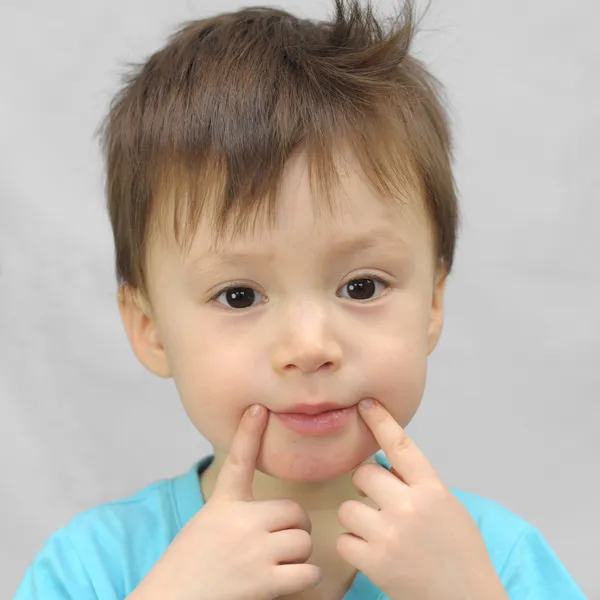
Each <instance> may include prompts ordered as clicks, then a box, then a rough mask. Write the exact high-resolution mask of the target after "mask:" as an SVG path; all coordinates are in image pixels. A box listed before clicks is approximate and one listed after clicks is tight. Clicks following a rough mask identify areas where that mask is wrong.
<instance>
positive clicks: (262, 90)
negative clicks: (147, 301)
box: [100, 0, 459, 292]
mask: <svg viewBox="0 0 600 600" xmlns="http://www.w3.org/2000/svg"><path fill="white" fill-rule="evenodd" d="M334 8H335V15H334V16H333V17H332V18H331V19H330V20H327V21H314V20H308V19H302V18H299V17H297V16H294V15H292V14H290V13H289V12H286V11H284V10H279V9H276V8H269V7H264V6H258V7H247V8H243V9H240V10H238V11H235V12H229V13H222V14H219V15H217V16H213V17H210V18H206V19H200V20H195V21H191V22H187V23H185V24H184V25H183V26H182V27H181V28H180V29H178V30H177V31H176V32H175V33H173V35H172V36H171V37H170V38H169V39H168V42H167V43H166V45H165V46H164V47H163V48H162V49H160V50H159V51H157V52H156V53H154V54H153V55H151V56H150V57H149V59H148V60H146V61H144V62H143V63H141V64H135V65H133V67H132V68H131V70H130V71H129V72H128V73H127V74H126V76H125V78H124V84H123V87H122V89H121V90H120V91H119V93H118V94H117V95H116V96H115V98H114V100H113V101H112V103H111V106H110V110H109V113H108V115H107V116H106V119H105V120H104V121H103V123H102V126H101V129H100V135H101V142H102V149H103V153H104V158H105V162H106V176H107V177H106V195H107V204H108V211H109V215H110V220H111V225H112V229H113V235H114V243H115V253H116V257H115V258H116V274H117V279H118V282H119V284H120V285H121V286H127V287H131V288H135V289H138V290H141V291H142V292H147V280H146V269H145V264H146V258H147V251H148V246H149V240H151V239H152V235H154V234H155V233H156V232H158V231H159V230H160V228H164V227H165V226H167V227H168V228H169V229H170V230H171V232H172V234H174V237H175V239H176V240H177V242H178V243H179V244H181V245H182V246H183V247H188V246H189V244H190V243H191V240H192V238H193V236H194V233H195V231H196V230H197V227H198V224H199V222H200V219H201V218H206V219H210V223H211V225H212V226H214V227H215V229H216V231H217V232H220V233H223V232H224V231H225V230H227V231H232V232H233V234H234V235H235V234H236V233H240V232H242V231H245V230H247V228H248V227H249V226H252V225H253V224H256V223H257V217H258V215H262V216H266V217H267V218H269V219H271V220H272V219H273V218H274V215H275V209H276V205H277V195H278V187H279V184H280V182H281V179H282V173H283V170H284V167H285V165H286V163H287V162H288V160H289V159H290V157H291V156H292V154H294V153H296V152H298V151H302V152H303V153H304V154H305V156H306V164H307V167H308V168H307V171H308V174H309V178H310V184H311V189H313V190H315V189H316V190H317V191H316V193H315V197H317V198H318V199H319V204H320V205H321V206H320V207H317V208H318V209H319V210H320V209H323V208H324V209H327V208H328V207H331V205H332V190H333V189H334V188H335V185H336V182H338V181H339V179H338V178H339V174H338V171H337V166H336V165H337V162H336V160H337V157H338V154H339V152H340V149H341V148H342V147H344V148H348V149H349V150H350V151H351V152H352V154H353V156H354V157H355V158H356V159H357V160H358V164H359V165H360V168H361V169H362V171H363V173H364V175H365V176H366V178H367V180H368V182H369V183H370V184H371V185H372V186H373V187H374V188H375V189H376V190H377V191H378V192H379V193H380V194H382V195H383V196H385V197H389V198H390V199H391V200H393V201H396V202H406V191H407V189H418V190H419V191H420V196H421V197H422V199H423V202H424V206H425V209H426V212H427V215H428V217H429V221H430V227H431V231H432V233H433V239H434V245H435V248H434V251H435V258H436V263H437V264H438V265H439V264H443V265H444V271H445V272H446V273H449V272H450V270H451V268H452V263H453V258H454V249H455V244H456V237H457V229H458V226H459V208H458V204H457V198H456V191H455V185H454V179H453V174H452V169H451V161H452V156H451V154H452V148H451V133H450V125H449V117H448V114H447V109H446V107H445V103H444V101H443V88H442V86H441V85H440V83H439V82H438V81H437V79H436V78H435V77H434V76H433V75H432V74H431V73H430V72H429V71H428V70H427V69H426V67H425V66H424V65H423V63H422V62H421V61H420V60H418V59H416V58H415V57H414V56H412V55H411V54H410V52H409V51H410V47H411V44H412V41H413V38H414V35H415V31H416V23H415V14H414V13H415V11H414V5H413V0H407V1H406V2H404V4H403V5H402V6H401V7H400V9H399V11H398V14H397V15H396V16H395V17H394V18H389V19H387V20H386V21H385V22H384V21H382V20H381V19H379V18H378V17H376V16H375V15H374V13H373V9H372V7H371V6H370V5H369V4H367V5H366V6H364V7H362V6H361V5H360V3H359V0H334Z"/></svg>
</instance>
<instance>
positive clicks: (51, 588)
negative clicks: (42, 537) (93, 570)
mask: <svg viewBox="0 0 600 600" xmlns="http://www.w3.org/2000/svg"><path fill="white" fill-rule="evenodd" d="M14 600H98V596H97V595H96V592H95V590H94V586H93V584H92V581H91V579H90V577H89V575H88V573H87V572H86V570H85V568H84V565H83V563H82V562H81V559H80V558H79V556H78V553H77V551H76V550H75V548H74V546H73V544H72V542H71V541H70V539H69V537H68V534H67V533H66V532H65V531H64V530H59V531H57V532H56V533H54V534H53V535H52V536H51V537H50V538H49V539H48V540H47V541H46V543H45V544H44V546H43V547H42V549H41V550H40V551H39V553H38V554H37V556H36V557H35V558H34V560H33V562H32V563H31V564H30V565H29V568H28V569H27V571H26V573H25V576H24V577H23V580H22V581H21V584H20V585H19V588H18V589H17V592H16V596H15V597H14Z"/></svg>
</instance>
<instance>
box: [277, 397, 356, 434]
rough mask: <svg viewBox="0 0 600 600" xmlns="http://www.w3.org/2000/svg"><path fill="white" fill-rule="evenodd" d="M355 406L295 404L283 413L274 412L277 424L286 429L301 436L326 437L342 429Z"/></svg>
mask: <svg viewBox="0 0 600 600" xmlns="http://www.w3.org/2000/svg"><path fill="white" fill-rule="evenodd" d="M355 411H356V405H352V406H341V405H339V404H332V403H322V404H296V405H294V406H292V407H291V408H289V409H286V410H285V411H280V412H274V413H273V414H274V415H275V416H276V417H277V419H278V420H279V422H280V423H281V424H282V425H284V426H285V427H286V428H287V429H290V430H291V431H293V432H295V433H299V434H301V435H327V434H331V433H335V432H337V431H340V430H341V429H343V428H344V427H345V426H346V425H347V424H348V422H349V421H350V417H351V416H352V413H353V412H355Z"/></svg>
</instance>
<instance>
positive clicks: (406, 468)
mask: <svg viewBox="0 0 600 600" xmlns="http://www.w3.org/2000/svg"><path fill="white" fill-rule="evenodd" d="M358 406H359V413H360V416H361V417H362V419H363V421H364V422H365V423H366V424H367V427H368V428H369V429H370V430H371V432H372V433H373V435H374V436H375V439H376V440H377V441H378V442H379V445H380V446H381V449H382V450H383V451H384V452H385V455H386V456H387V457H388V459H389V461H390V463H391V465H392V467H394V470H395V471H396V473H397V474H398V475H400V477H401V478H402V479H403V480H404V482H405V483H406V484H407V485H409V486H411V485H418V484H424V483H432V482H435V483H438V482H439V481H440V479H439V477H438V474H437V473H436V471H435V469H434V468H433V467H432V465H431V463H430V462H429V461H428V460H427V457H426V456H425V455H424V454H423V452H421V450H420V448H419V447H418V446H417V445H416V444H415V442H414V441H413V439H412V438H411V437H410V436H409V435H408V434H407V433H406V431H404V429H403V428H402V427H401V426H400V424H399V423H398V422H397V421H396V420H395V419H394V417H392V415H391V414H390V413H389V412H388V411H387V410H386V409H385V407H384V406H383V405H382V404H381V403H379V402H376V401H375V400H371V404H370V405H368V403H365V401H364V400H363V401H361V402H359V405H358Z"/></svg>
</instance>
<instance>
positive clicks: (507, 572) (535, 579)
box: [500, 525, 587, 600]
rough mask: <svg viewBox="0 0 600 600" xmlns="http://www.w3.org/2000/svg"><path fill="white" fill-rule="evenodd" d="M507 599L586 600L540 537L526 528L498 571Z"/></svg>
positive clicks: (531, 528) (529, 528)
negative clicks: (500, 570)
mask: <svg viewBox="0 0 600 600" xmlns="http://www.w3.org/2000/svg"><path fill="white" fill-rule="evenodd" d="M500 575H501V579H502V583H503V584H504V588H505V589H506V592H507V593H508V596H509V598H510V600H555V599H557V598H560V600H587V598H586V596H585V594H584V593H583V591H582V590H581V589H580V588H579V586H578V585H577V584H576V583H575V581H574V580H573V578H572V577H571V575H570V574H569V572H568V571H567V569H566V568H565V566H564V565H563V564H562V562H561V561H560V559H559V558H558V556H556V554H555V552H554V551H553V550H552V548H551V547H550V546H549V545H548V543H547V542H546V540H545V539H544V538H543V536H542V534H541V533H540V532H539V531H538V530H537V529H536V528H535V527H533V526H531V525H528V526H527V528H526V529H525V531H524V532H523V533H522V534H521V536H520V537H519V539H518V540H517V542H516V544H515V546H514V547H513V549H512V551H511V553H510V555H509V557H508V559H507V561H506V563H505V565H504V568H503V569H502V572H501V574H500Z"/></svg>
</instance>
